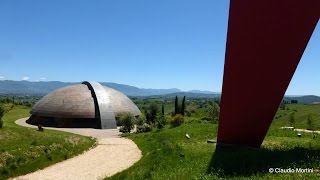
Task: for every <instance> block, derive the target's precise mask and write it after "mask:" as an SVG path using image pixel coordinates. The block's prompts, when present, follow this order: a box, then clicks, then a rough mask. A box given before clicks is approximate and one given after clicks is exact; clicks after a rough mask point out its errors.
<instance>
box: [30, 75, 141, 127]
mask: <svg viewBox="0 0 320 180" xmlns="http://www.w3.org/2000/svg"><path fill="white" fill-rule="evenodd" d="M124 112H128V113H131V114H133V115H134V116H139V115H140V114H141V112H140V110H139V109H138V107H137V106H136V105H135V104H134V103H133V102H132V101H131V100H130V99H129V98H128V97H127V96H126V95H124V94H122V93H121V92H119V91H117V90H114V89H112V88H109V87H105V86H102V85H101V84H100V83H97V82H91V81H90V82H88V81H85V82H83V83H82V84H78V85H72V86H67V87H64V88H61V89H58V90H56V91H54V92H52V93H50V94H48V95H46V96H44V97H43V98H41V99H40V100H39V101H38V102H37V103H36V104H35V105H34V106H33V107H32V109H31V114H32V115H31V117H30V118H29V120H28V121H27V122H28V123H30V124H34V125H38V124H41V125H43V126H53V127H92V128H101V129H113V128H117V125H116V120H115V119H116V117H117V116H118V115H119V114H120V113H124Z"/></svg>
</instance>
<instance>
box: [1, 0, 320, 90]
mask: <svg viewBox="0 0 320 180" xmlns="http://www.w3.org/2000/svg"><path fill="white" fill-rule="evenodd" d="M228 6H229V2H228V1H212V0H174V1H172V0H152V1H150V0H137V1H132V0H97V1H89V0H87V1H83V0H67V1H62V0H45V1H44V0H37V1H36V0H28V1H18V0H1V1H0V24H1V28H0V62H1V68H0V80H4V79H10V80H21V79H25V80H30V81H40V80H43V81H67V82H79V81H83V80H96V81H100V82H116V83H122V84H128V85H134V86H137V87H142V88H180V89H182V90H191V89H200V90H210V91H221V87H222V77H223V64H224V54H225V43H226V32H227V21H228V10H229V9H228V8H229V7H228ZM319 48H320V28H317V29H316V31H315V32H314V35H313V37H312V39H311V41H310V43H309V45H308V48H307V50H306V52H305V54H304V57H303V59H302V60H301V63H300V65H299V67H298V69H297V72H296V74H295V76H294V78H293V80H292V83H291V85H290V87H289V89H288V91H287V94H294V95H300V94H316V95H320V82H319V83H318V82H317V81H318V80H319V76H320V71H319V69H320V51H319Z"/></svg>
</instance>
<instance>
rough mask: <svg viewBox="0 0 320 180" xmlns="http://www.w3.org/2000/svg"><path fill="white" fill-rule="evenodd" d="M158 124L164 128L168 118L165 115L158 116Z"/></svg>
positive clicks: (159, 127)
mask: <svg viewBox="0 0 320 180" xmlns="http://www.w3.org/2000/svg"><path fill="white" fill-rule="evenodd" d="M156 125H157V128H158V129H162V128H164V126H165V125H166V118H165V117H164V116H163V115H161V116H158V117H157V119H156Z"/></svg>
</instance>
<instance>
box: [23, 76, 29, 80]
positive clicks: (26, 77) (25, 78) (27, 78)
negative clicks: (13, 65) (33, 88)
mask: <svg viewBox="0 0 320 180" xmlns="http://www.w3.org/2000/svg"><path fill="white" fill-rule="evenodd" d="M29 79H30V77H28V76H24V77H22V78H21V80H23V81H28V80H29Z"/></svg>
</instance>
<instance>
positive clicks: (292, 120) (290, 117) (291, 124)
mask: <svg viewBox="0 0 320 180" xmlns="http://www.w3.org/2000/svg"><path fill="white" fill-rule="evenodd" d="M294 121H295V118H294V113H291V114H290V116H289V124H290V126H291V127H294Z"/></svg>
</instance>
